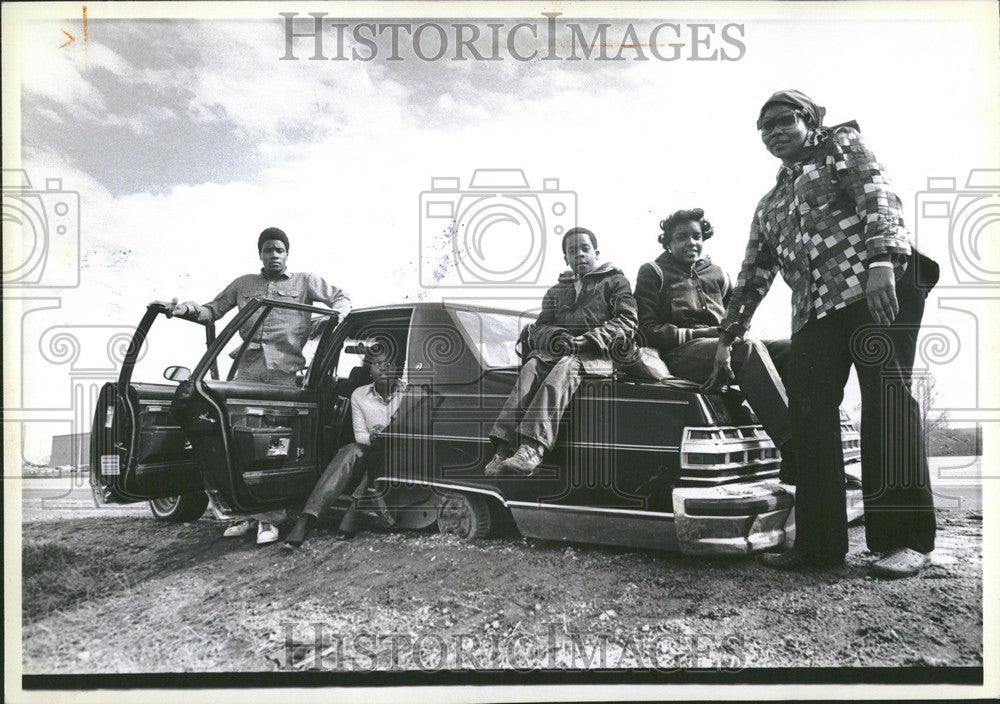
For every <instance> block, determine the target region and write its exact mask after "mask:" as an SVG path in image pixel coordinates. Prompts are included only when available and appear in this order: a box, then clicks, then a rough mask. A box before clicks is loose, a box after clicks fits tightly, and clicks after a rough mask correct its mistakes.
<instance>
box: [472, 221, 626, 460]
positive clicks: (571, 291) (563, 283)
mask: <svg viewBox="0 0 1000 704" xmlns="http://www.w3.org/2000/svg"><path fill="white" fill-rule="evenodd" d="M562 250H563V257H564V258H565V259H566V264H567V265H569V267H570V269H569V271H566V272H564V273H563V274H562V275H560V276H559V282H558V283H557V284H556V285H555V286H553V287H552V288H550V289H549V290H548V291H547V292H546V294H545V296H544V298H543V299H542V312H541V314H540V315H539V316H538V320H537V321H536V323H535V325H534V327H533V328H532V329H531V332H530V334H529V342H530V346H531V352H530V353H529V354H528V360H527V361H526V362H525V363H524V366H522V367H521V371H520V373H519V374H518V377H517V381H516V382H515V384H514V388H513V390H512V391H511V392H510V395H509V396H508V397H507V400H506V402H505V403H504V405H503V409H502V410H501V411H500V416H499V417H498V418H497V421H496V424H495V425H494V426H493V429H492V430H491V431H490V438H491V439H492V440H493V441H494V443H495V447H496V455H495V456H494V457H493V459H492V460H491V461H490V462H489V464H487V465H486V470H485V473H486V474H487V475H496V474H501V473H503V472H504V471H510V472H514V473H518V474H522V475H528V476H530V475H532V474H534V472H535V470H536V468H537V467H538V465H539V464H541V462H542V457H543V455H544V453H545V452H548V451H549V450H551V449H552V446H553V444H554V443H555V440H556V435H557V434H558V430H559V421H560V419H561V418H562V415H563V413H564V412H565V410H566V408H567V407H568V406H569V402H570V400H571V399H572V398H573V394H574V393H575V392H576V390H577V388H578V387H579V386H580V380H581V378H582V376H583V374H585V373H586V374H589V375H599V376H610V375H611V373H612V372H613V371H614V368H615V361H617V362H619V363H629V362H632V361H634V358H635V357H636V356H637V350H636V349H635V345H634V342H633V338H634V336H635V331H636V327H637V325H638V315H637V313H636V304H635V298H634V297H633V296H632V287H631V285H630V284H629V282H628V279H626V278H625V275H624V274H623V273H622V271H621V269H618V268H617V267H615V266H614V265H613V264H611V262H604V263H602V264H600V265H599V264H598V262H597V260H598V258H599V256H600V252H599V251H598V249H597V237H596V236H595V235H594V233H593V232H591V231H590V230H588V229H586V228H583V227H574V228H573V229H571V230H569V231H568V232H567V233H566V234H565V235H564V236H563V239H562ZM515 448H516V449H515Z"/></svg>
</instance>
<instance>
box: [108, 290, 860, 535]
mask: <svg viewBox="0 0 1000 704" xmlns="http://www.w3.org/2000/svg"><path fill="white" fill-rule="evenodd" d="M275 309H292V310H296V311H299V312H301V313H303V314H310V315H312V316H314V329H315V330H316V333H317V337H316V339H315V340H314V342H313V345H314V349H313V350H311V354H310V355H309V356H310V357H311V361H310V363H309V366H308V369H307V370H306V371H305V373H304V374H302V375H301V378H300V379H299V381H300V385H299V386H294V387H293V386H273V385H266V384H259V383H247V382H245V381H238V380H236V379H235V378H234V376H235V370H236V368H237V364H238V358H239V356H240V355H242V353H243V352H244V351H245V349H246V348H247V345H248V343H246V342H244V343H242V345H241V346H240V347H239V348H238V349H235V350H234V351H233V353H232V355H231V356H234V357H235V358H236V359H235V360H234V361H233V363H232V365H231V368H230V370H229V373H228V375H227V377H226V378H225V379H221V378H219V374H218V368H219V363H220V361H222V357H223V356H224V355H223V352H224V351H225V350H226V347H227V345H228V344H229V343H230V341H235V342H238V341H239V338H235V337H234V336H235V335H236V333H237V331H238V330H239V329H240V328H241V327H243V328H244V332H246V331H247V329H249V328H253V329H256V327H257V326H259V325H261V324H263V320H264V319H265V317H266V316H267V315H269V314H271V313H272V311H273V310H275ZM167 310H168V308H167V307H166V306H162V305H155V304H154V305H151V306H150V307H149V308H148V309H147V312H146V314H145V316H144V317H143V319H142V321H141V322H140V324H139V327H138V329H137V332H136V337H135V339H134V340H133V343H132V346H131V347H130V349H129V351H128V354H127V355H126V359H125V361H124V364H123V366H122V371H121V375H120V377H119V379H118V382H117V383H109V384H106V385H105V387H104V388H103V389H102V392H101V394H100V398H99V402H98V406H97V409H96V411H95V415H94V428H93V437H92V443H91V448H92V462H91V468H92V469H91V483H92V485H93V487H94V491H95V495H96V496H97V497H98V499H99V500H100V501H102V502H106V503H127V502H135V501H142V500H149V501H150V505H151V507H152V509H153V513H154V515H156V516H157V517H158V518H161V519H163V520H173V521H180V520H193V519H195V518H198V517H199V516H201V515H202V513H204V510H205V505H206V502H207V497H211V498H212V501H213V503H214V504H215V506H216V507H217V510H218V511H219V513H220V514H221V515H226V514H247V513H254V512H260V511H265V510H270V509H274V508H278V507H294V506H295V505H296V504H299V505H300V504H301V502H302V501H303V500H304V498H305V496H306V495H307V494H308V493H309V491H310V489H311V488H312V486H313V485H314V484H315V482H316V480H317V478H318V477H319V475H320V473H321V472H322V470H323V468H324V467H325V465H326V463H327V462H328V461H329V459H330V458H331V457H332V455H333V453H334V452H335V451H336V449H337V448H338V447H340V446H342V445H343V444H344V443H347V442H351V441H352V440H353V430H352V425H351V418H350V413H351V410H350V396H351V393H352V392H353V391H354V389H356V388H357V387H358V386H360V385H362V384H365V383H368V382H369V381H370V375H369V373H368V370H367V367H365V366H364V365H363V364H362V356H361V353H363V352H364V351H365V350H366V349H368V348H370V347H372V346H376V345H381V346H387V347H389V348H390V351H391V353H392V355H393V357H394V359H395V360H396V361H397V362H398V363H399V364H400V365H402V366H403V367H404V368H405V370H406V381H407V387H406V390H405V392H404V400H403V404H402V406H401V408H400V411H399V412H398V413H397V414H396V416H395V418H394V420H393V422H392V423H391V424H390V426H389V427H388V428H387V430H386V432H385V433H384V434H383V436H382V440H381V442H380V443H378V445H377V446H376V447H375V448H374V451H373V453H372V461H373V464H372V466H373V467H375V468H376V469H377V474H378V475H379V476H378V477H377V479H376V484H377V485H378V486H379V487H381V488H382V489H384V492H385V496H386V500H387V502H388V503H389V504H390V506H392V507H394V509H395V510H396V512H397V523H398V525H400V526H402V527H411V528H419V527H429V526H431V525H432V524H435V523H436V524H437V527H438V528H439V529H440V530H441V531H442V532H446V533H452V534H455V535H459V536H461V537H464V538H479V537H484V536H488V535H490V534H491V532H492V531H494V529H495V528H496V527H497V526H499V525H505V524H506V525H510V524H511V523H512V524H513V525H515V526H516V528H517V530H518V531H520V533H521V534H522V535H525V536H529V537H536V538H545V539H554V540H567V541H575V542H589V543H601V544H610V545H621V546H628V547H642V548H654V549H665V550H680V551H682V552H685V553H714V554H744V553H750V552H756V551H760V550H765V549H768V548H772V547H775V546H778V545H781V544H783V543H784V542H785V541H786V540H787V539H788V538H790V537H791V534H792V533H791V530H792V528H793V526H792V522H791V521H790V520H789V518H790V513H791V509H792V506H793V503H794V489H790V488H789V487H786V486H784V485H782V484H780V483H779V482H778V480H777V474H778V467H779V464H780V454H779V452H778V450H777V449H776V448H775V447H774V443H773V442H772V441H771V439H770V438H769V437H768V436H767V434H766V433H765V432H764V430H763V428H762V427H761V426H760V424H759V423H758V422H757V420H756V418H755V417H754V416H753V414H752V412H751V411H750V409H749V407H748V406H747V405H746V404H745V403H744V402H743V400H742V398H741V396H740V395H739V393H738V390H736V389H730V390H727V391H726V392H724V393H721V394H705V393H702V392H701V391H700V390H699V389H698V387H697V385H695V384H693V383H691V382H687V381H684V380H679V379H668V380H665V381H661V382H656V383H649V382H643V381H640V380H637V379H630V378H628V377H623V376H618V377H615V378H585V379H584V380H583V383H582V384H581V386H580V389H579V390H578V392H577V393H576V395H575V396H574V398H573V401H572V403H571V405H570V408H569V410H568V412H567V414H566V422H565V423H564V427H563V429H562V430H561V432H560V435H559V437H558V439H557V442H556V446H555V447H554V449H553V451H552V452H551V453H550V454H549V455H548V456H547V458H546V461H545V462H544V463H543V464H542V466H541V468H540V471H538V472H537V474H535V475H533V476H531V477H523V476H516V475H511V476H507V475H502V476H498V477H487V476H485V475H484V474H483V468H484V467H485V465H486V463H487V462H488V461H489V460H490V458H491V457H492V447H491V444H490V441H489V438H488V433H489V430H490V427H491V426H492V424H493V421H494V419H495V418H496V416H497V414H498V412H499V409H500V407H501V406H502V404H503V402H504V399H505V398H506V397H507V395H508V393H509V392H510V390H511V388H512V387H513V384H514V381H515V379H516V378H517V369H518V365H519V359H518V355H517V349H516V341H517V339H518V337H519V333H520V331H521V330H522V328H523V327H524V325H526V324H528V323H531V322H532V321H533V320H534V315H532V314H528V313H520V312H514V311H509V310H501V309H494V308H487V307H482V306H475V305H468V304H458V303H414V304H407V305H398V306H385V307H379V308H364V309H358V310H354V311H352V312H351V313H350V314H349V315H348V316H347V317H346V318H345V319H344V320H343V321H339V324H337V325H325V324H324V323H325V322H326V319H328V318H329V316H331V315H334V314H333V313H332V311H329V310H325V309H319V308H313V307H311V306H304V305H300V304H295V303H285V302H282V301H277V300H272V299H263V300H259V301H254V302H252V303H251V304H249V305H247V306H246V307H244V308H243V309H242V310H241V311H239V313H238V314H237V315H236V317H235V318H234V319H233V320H232V321H231V322H230V323H229V325H227V326H226V328H225V330H223V332H222V333H221V334H219V335H218V336H217V337H216V336H215V335H214V331H213V330H211V329H209V330H207V331H206V342H207V346H208V349H207V351H206V352H205V353H204V355H203V356H202V358H201V360H200V361H199V362H198V364H197V365H196V366H195V367H194V369H193V371H189V370H188V369H186V368H184V367H180V366H170V367H168V368H167V369H166V371H165V372H164V377H165V380H166V381H167V382H170V383H166V384H164V383H137V382H133V381H132V378H131V377H132V370H133V367H134V365H135V361H136V359H137V358H138V356H139V354H140V350H141V348H142V343H143V341H144V340H145V339H146V337H147V336H148V334H149V331H150V328H151V326H152V323H153V322H154V321H155V320H156V319H157V318H158V317H159V316H160V315H166V314H167ZM255 316H256V317H255ZM185 324H190V323H185ZM249 337H250V336H249V335H247V336H246V339H249ZM842 437H843V444H844V456H845V460H846V461H847V463H848V466H849V471H852V472H854V473H857V472H858V470H859V462H860V447H859V446H860V442H859V434H858V432H857V429H856V427H855V426H854V424H853V423H852V422H851V421H850V420H849V418H848V417H847V416H846V414H842ZM852 493H853V494H855V495H854V496H852V497H850V498H851V499H852V500H849V501H848V505H849V509H848V511H849V513H850V514H851V515H850V516H849V517H850V518H853V517H855V516H856V515H857V514H859V513H860V497H859V495H857V494H858V492H852Z"/></svg>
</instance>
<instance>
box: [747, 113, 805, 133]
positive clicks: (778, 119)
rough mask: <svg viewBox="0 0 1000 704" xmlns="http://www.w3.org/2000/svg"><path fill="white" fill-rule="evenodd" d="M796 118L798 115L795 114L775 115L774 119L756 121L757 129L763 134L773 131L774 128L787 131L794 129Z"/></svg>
mask: <svg viewBox="0 0 1000 704" xmlns="http://www.w3.org/2000/svg"><path fill="white" fill-rule="evenodd" d="M798 118H799V113H797V112H783V113H781V114H780V115H775V116H774V117H769V118H767V119H763V120H757V129H758V130H760V131H761V132H762V133H764V134H767V133H768V132H772V131H774V128H775V127H777V128H779V129H783V130H787V129H790V128H792V127H795V123H796V122H797V121H798Z"/></svg>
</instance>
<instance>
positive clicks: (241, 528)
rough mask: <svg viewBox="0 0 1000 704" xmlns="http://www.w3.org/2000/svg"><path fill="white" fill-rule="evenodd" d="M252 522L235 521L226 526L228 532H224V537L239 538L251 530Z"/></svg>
mask: <svg viewBox="0 0 1000 704" xmlns="http://www.w3.org/2000/svg"><path fill="white" fill-rule="evenodd" d="M251 527H252V526H251V523H250V521H249V520H246V521H240V522H239V523H234V524H233V525H231V526H229V527H228V528H226V532H225V533H223V534H222V537H223V538H239V537H241V536H244V535H246V534H247V533H249V532H250V528H251Z"/></svg>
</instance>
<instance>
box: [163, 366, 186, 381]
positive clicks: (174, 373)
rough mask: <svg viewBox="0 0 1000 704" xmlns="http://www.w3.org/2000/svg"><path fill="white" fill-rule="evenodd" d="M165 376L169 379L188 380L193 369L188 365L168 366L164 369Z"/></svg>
mask: <svg viewBox="0 0 1000 704" xmlns="http://www.w3.org/2000/svg"><path fill="white" fill-rule="evenodd" d="M163 378H164V379H167V380H168V381H187V380H188V379H190V378H191V370H190V369H188V368H187V367H167V368H166V369H164V370H163Z"/></svg>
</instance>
